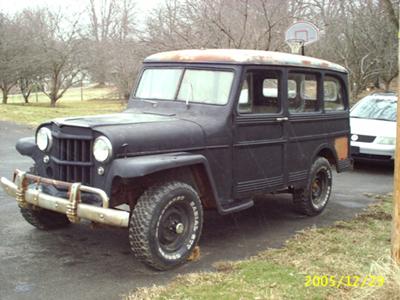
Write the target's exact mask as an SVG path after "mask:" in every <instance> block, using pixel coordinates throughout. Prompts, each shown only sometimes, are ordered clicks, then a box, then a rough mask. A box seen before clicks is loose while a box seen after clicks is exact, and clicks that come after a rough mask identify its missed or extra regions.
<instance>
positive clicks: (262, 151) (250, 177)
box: [233, 67, 287, 199]
mask: <svg viewBox="0 0 400 300" xmlns="http://www.w3.org/2000/svg"><path fill="white" fill-rule="evenodd" d="M283 75H284V72H283V70H281V69H279V68H269V67H264V68H262V67H258V68H251V67H248V68H247V70H246V73H245V77H244V80H243V82H242V86H241V93H240V97H239V102H238V106H237V108H236V110H237V111H236V118H235V127H234V136H233V182H234V191H233V194H234V198H236V199H238V198H239V199H240V198H245V197H250V196H251V195H253V194H255V193H257V192H265V191H272V190H276V189H279V188H282V187H284V186H285V183H286V176H285V172H284V170H285V161H286V159H285V157H286V142H287V137H286V133H285V126H286V125H285V123H286V122H285V120H286V119H287V117H286V116H285V115H284V109H283V105H282V103H283V96H284V95H283V93H282V91H283V86H284V82H283Z"/></svg>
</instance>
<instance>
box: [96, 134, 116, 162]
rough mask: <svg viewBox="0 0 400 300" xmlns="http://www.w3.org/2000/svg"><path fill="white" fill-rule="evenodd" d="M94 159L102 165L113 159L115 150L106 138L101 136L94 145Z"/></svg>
mask: <svg viewBox="0 0 400 300" xmlns="http://www.w3.org/2000/svg"><path fill="white" fill-rule="evenodd" d="M92 152H93V156H94V159H95V160H96V161H98V162H100V163H105V162H107V161H109V160H110V158H111V157H112V153H113V149H112V144H111V141H110V140H109V139H108V138H107V137H105V136H99V137H98V138H96V139H95V140H94V143H93V150H92Z"/></svg>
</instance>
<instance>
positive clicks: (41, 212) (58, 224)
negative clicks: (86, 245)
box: [20, 206, 70, 230]
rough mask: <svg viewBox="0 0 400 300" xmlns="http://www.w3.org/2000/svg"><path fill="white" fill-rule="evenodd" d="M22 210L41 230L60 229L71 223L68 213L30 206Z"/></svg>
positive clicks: (31, 222) (23, 214) (33, 224)
mask: <svg viewBox="0 0 400 300" xmlns="http://www.w3.org/2000/svg"><path fill="white" fill-rule="evenodd" d="M20 210H21V214H22V216H23V217H24V219H25V220H26V221H27V222H28V223H29V224H31V225H32V226H35V227H36V228H38V229H40V230H52V229H60V228H64V227H67V226H68V225H69V224H70V222H69V220H68V218H67V216H66V215H63V214H59V213H56V212H54V211H50V210H47V209H43V208H39V207H34V206H29V207H24V208H20Z"/></svg>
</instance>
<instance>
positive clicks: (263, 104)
mask: <svg viewBox="0 0 400 300" xmlns="http://www.w3.org/2000/svg"><path fill="white" fill-rule="evenodd" d="M280 81H281V73H280V72H279V71H274V70H260V69H257V70H249V71H247V75H246V79H245V80H244V81H243V83H242V88H241V91H240V96H239V103H238V111H239V113H241V114H268V113H278V112H280V111H281V101H280V97H281V91H280V87H279V86H280Z"/></svg>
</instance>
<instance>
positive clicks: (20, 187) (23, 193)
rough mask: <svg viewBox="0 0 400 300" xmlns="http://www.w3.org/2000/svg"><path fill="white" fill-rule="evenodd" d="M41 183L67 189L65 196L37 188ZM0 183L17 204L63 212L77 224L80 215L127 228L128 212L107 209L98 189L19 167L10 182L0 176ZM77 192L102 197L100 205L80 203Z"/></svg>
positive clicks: (106, 198)
mask: <svg viewBox="0 0 400 300" xmlns="http://www.w3.org/2000/svg"><path fill="white" fill-rule="evenodd" d="M30 183H36V184H37V185H36V186H37V188H36V189H34V188H28V185H29V184H30ZM41 183H45V184H51V185H54V186H59V187H60V186H61V187H64V188H68V195H69V199H64V198H60V197H55V196H52V195H48V194H45V193H43V192H42V191H41V190H40V189H39V184H41ZM0 185H1V186H2V188H3V189H4V191H5V192H6V193H7V194H8V195H10V196H11V197H14V198H15V199H16V200H17V203H18V205H19V206H20V207H27V206H30V205H33V206H37V207H41V208H44V209H48V210H52V211H55V212H58V213H61V214H65V215H67V217H68V219H69V220H70V221H71V222H73V223H78V222H79V220H80V218H82V219H87V220H90V221H93V222H95V223H101V224H107V225H112V226H119V227H128V224H129V212H127V211H123V210H118V209H111V208H109V199H108V197H107V194H106V193H105V192H104V191H103V190H101V189H97V188H93V187H89V186H84V185H81V184H80V183H68V182H63V181H56V180H51V179H48V178H43V177H39V176H35V175H32V174H27V173H25V172H22V171H20V170H16V171H15V173H14V180H13V181H10V180H8V179H7V178H4V177H1V178H0ZM81 192H86V193H92V194H96V195H97V196H99V197H100V198H101V199H102V202H103V207H98V206H94V205H89V204H85V203H81V202H80V200H81V198H80V197H81Z"/></svg>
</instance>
